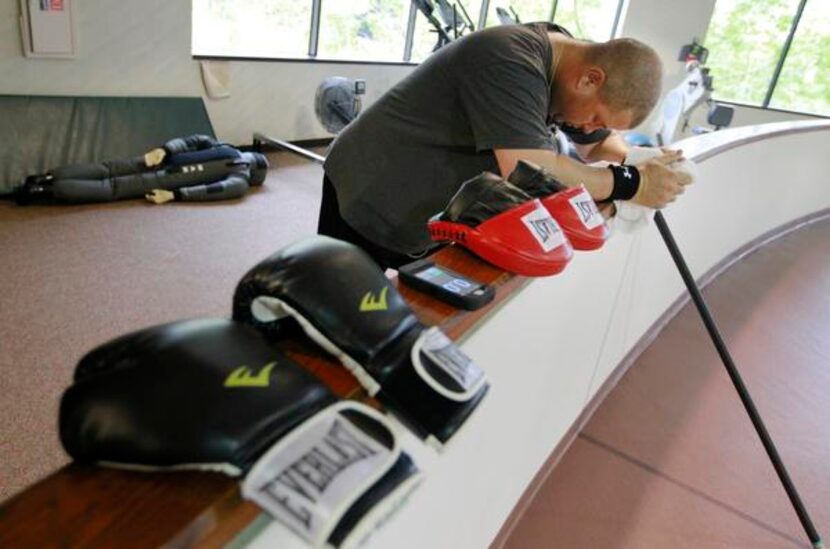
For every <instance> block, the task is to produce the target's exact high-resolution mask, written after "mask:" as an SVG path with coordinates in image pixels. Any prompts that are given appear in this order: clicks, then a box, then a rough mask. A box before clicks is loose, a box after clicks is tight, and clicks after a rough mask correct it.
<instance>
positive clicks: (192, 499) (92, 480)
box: [0, 246, 528, 547]
mask: <svg viewBox="0 0 830 549" xmlns="http://www.w3.org/2000/svg"><path fill="white" fill-rule="evenodd" d="M432 259H433V260H434V261H435V262H436V263H438V264H440V265H443V266H445V267H448V268H450V269H452V270H454V271H457V272H459V273H461V274H464V275H467V276H469V277H471V278H474V279H476V280H478V281H481V282H485V283H488V284H491V285H492V286H493V287H494V288H495V290H496V296H495V299H494V300H493V302H492V303H490V304H489V305H487V306H486V307H484V308H482V309H479V310H478V311H473V312H468V311H461V310H458V309H455V308H454V307H451V306H449V305H446V304H445V303H442V302H440V301H438V300H436V299H434V298H432V297H430V296H428V295H426V294H423V293H420V292H418V291H416V290H413V289H411V288H409V287H405V286H399V285H398V281H397V280H394V281H393V283H394V284H395V285H396V286H398V288H399V290H400V292H401V294H402V295H403V296H404V298H405V299H406V300H407V301H408V302H409V304H410V306H411V307H412V309H413V310H414V311H415V314H416V315H417V316H418V317H419V318H420V319H421V321H422V322H423V323H424V324H427V325H430V326H435V325H437V326H441V328H442V329H443V330H444V331H445V332H446V333H447V335H448V336H449V337H451V338H452V339H454V340H457V339H459V338H461V337H463V336H464V335H465V334H466V333H468V332H469V331H471V330H472V329H473V328H475V327H476V326H477V325H478V324H480V323H481V322H483V320H484V318H485V317H486V316H487V315H489V314H491V313H493V312H494V311H495V310H496V309H497V308H498V307H499V306H500V305H501V304H503V303H504V302H505V300H507V299H509V298H510V297H511V295H513V294H514V293H515V292H517V291H518V290H520V289H521V288H522V287H524V285H525V284H526V283H527V282H528V279H526V278H523V277H518V276H514V275H512V274H509V273H506V272H504V271H502V270H500V269H497V268H495V267H493V266H492V265H490V264H488V263H485V262H483V261H481V260H479V259H478V258H476V257H475V256H473V255H472V254H470V253H468V252H466V251H464V250H462V249H459V248H456V247H454V246H449V247H446V248H443V249H442V250H440V251H438V252H437V253H435V254H434V255H433V256H432ZM279 347H280V349H281V350H283V351H285V352H286V354H288V356H290V357H291V358H292V359H294V360H295V361H297V362H298V363H299V364H301V365H302V366H304V367H306V368H308V369H309V370H310V371H312V372H313V373H314V374H315V375H316V376H318V377H319V378H320V379H322V380H323V381H324V382H325V383H326V384H327V385H329V387H331V389H332V390H333V391H334V392H335V393H337V394H338V395H340V396H342V397H346V398H355V399H360V400H368V396H367V395H366V394H365V392H363V390H362V389H361V387H360V386H359V385H358V384H357V382H356V381H355V379H354V378H353V377H352V376H351V375H350V374H349V373H348V372H347V371H346V369H345V368H343V367H342V366H340V364H339V363H337V362H334V361H333V360H332V359H331V357H330V356H328V355H326V354H324V353H323V352H322V351H321V350H320V349H319V348H317V347H316V346H314V345H313V344H312V343H311V342H310V341H308V340H305V338H303V337H298V338H297V339H296V340H291V341H285V342H282V343H280V344H279ZM473 358H475V357H473ZM374 404H375V405H377V403H374ZM238 486H239V482H238V480H237V479H233V478H230V477H227V476H225V475H222V474H219V473H207V472H197V471H188V472H158V473H145V472H133V471H123V470H117V469H109V468H104V467H93V466H81V465H76V464H70V465H67V466H65V467H63V468H61V469H59V470H58V471H56V472H55V473H53V474H52V475H50V476H48V477H46V478H45V479H43V480H41V481H40V482H38V483H37V484H35V485H33V486H31V487H30V488H28V489H27V490H25V491H23V492H21V493H20V494H18V495H16V496H14V497H12V498H11V499H9V500H8V501H6V502H4V503H3V504H2V505H1V506H0V547H47V546H60V547H90V546H118V547H127V546H132V545H141V546H158V545H174V546H181V545H192V544H195V543H198V544H200V545H203V546H209V547H213V546H216V547H219V546H222V545H224V544H225V543H227V542H228V541H230V540H232V539H233V538H234V537H235V536H236V535H237V534H238V533H239V532H241V531H242V530H243V529H244V528H245V527H246V526H247V525H248V524H250V523H251V522H252V521H253V520H254V519H255V518H256V517H257V516H259V514H260V510H259V509H258V508H257V507H256V506H255V505H253V504H251V503H249V502H246V501H243V500H242V499H241V497H240V494H239V489H238ZM401 512H404V513H405V512H406V510H405V509H402V511H401Z"/></svg>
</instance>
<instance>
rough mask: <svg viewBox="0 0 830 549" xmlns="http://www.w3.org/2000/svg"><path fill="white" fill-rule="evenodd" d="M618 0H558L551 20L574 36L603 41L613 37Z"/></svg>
mask: <svg viewBox="0 0 830 549" xmlns="http://www.w3.org/2000/svg"><path fill="white" fill-rule="evenodd" d="M619 4H620V2H618V1H617V0H559V1H558V2H557V3H556V13H555V14H554V16H553V22H554V23H556V24H558V25H562V26H563V27H565V28H566V29H568V30H569V31H570V32H571V33H572V34H573V35H574V36H575V37H577V38H584V39H586V40H593V41H594V42H604V41H606V40H609V39H610V38H612V37H613V34H614V32H615V31H616V29H615V28H614V23H615V20H616V16H617V9H618V6H619Z"/></svg>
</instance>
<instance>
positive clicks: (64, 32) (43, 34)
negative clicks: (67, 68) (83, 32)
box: [20, 0, 75, 58]
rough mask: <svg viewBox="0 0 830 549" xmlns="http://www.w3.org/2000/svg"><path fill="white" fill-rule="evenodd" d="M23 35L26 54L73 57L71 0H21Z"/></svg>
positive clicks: (73, 35)
mask: <svg viewBox="0 0 830 549" xmlns="http://www.w3.org/2000/svg"><path fill="white" fill-rule="evenodd" d="M20 34H21V36H22V38H23V53H24V55H26V57H57V58H71V57H74V56H75V33H74V29H73V23H72V0H20Z"/></svg>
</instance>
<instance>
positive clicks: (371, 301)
mask: <svg viewBox="0 0 830 549" xmlns="http://www.w3.org/2000/svg"><path fill="white" fill-rule="evenodd" d="M388 291H389V288H388V287H387V288H384V289H382V290H381V291H380V296H378V297H375V296H374V294H372V292H366V295H364V296H363V300H361V302H360V312H361V313H367V312H369V311H385V310H386V309H387V308H388V307H387V305H386V292H388Z"/></svg>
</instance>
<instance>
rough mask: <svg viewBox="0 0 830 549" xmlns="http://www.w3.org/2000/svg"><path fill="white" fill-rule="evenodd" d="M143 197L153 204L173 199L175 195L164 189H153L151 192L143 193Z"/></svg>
mask: <svg viewBox="0 0 830 549" xmlns="http://www.w3.org/2000/svg"><path fill="white" fill-rule="evenodd" d="M144 198H146V199H147V200H149V201H150V202H152V203H153V204H164V203H165V202H170V201H171V200H175V199H176V195H174V194H173V193H172V192H170V191H165V190H163V189H153V191H152V192H149V193H147V194H145V195H144Z"/></svg>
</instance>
